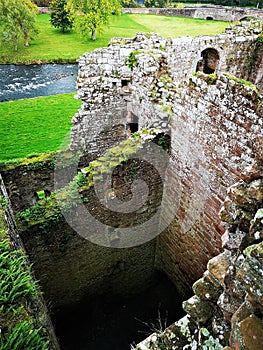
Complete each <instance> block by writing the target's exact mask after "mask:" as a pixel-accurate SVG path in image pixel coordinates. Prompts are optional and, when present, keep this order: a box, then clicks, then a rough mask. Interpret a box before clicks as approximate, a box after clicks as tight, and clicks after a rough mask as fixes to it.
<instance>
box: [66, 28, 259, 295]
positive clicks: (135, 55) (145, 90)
mask: <svg viewBox="0 0 263 350" xmlns="http://www.w3.org/2000/svg"><path fill="white" fill-rule="evenodd" d="M261 30H262V27H261V24H260V23H259V22H258V23H253V24H251V25H249V24H248V23H243V24H242V25H241V24H240V25H237V26H236V27H235V28H232V29H227V30H226V32H225V33H223V34H221V35H217V36H215V37H198V38H189V37H186V38H184V37H183V38H178V39H164V38H161V37H159V36H158V35H156V34H152V33H148V34H147V33H146V34H145V33H144V34H143V33H138V34H137V35H136V36H135V37H134V38H132V39H112V40H111V42H110V45H109V47H108V48H107V49H106V48H105V49H100V50H95V51H94V52H92V53H87V54H85V55H84V56H83V57H82V58H81V60H80V71H79V78H78V96H79V98H80V99H82V100H83V104H82V108H81V110H80V111H79V112H78V114H77V115H76V116H75V117H74V118H73V123H74V126H73V128H72V134H71V135H72V144H71V146H72V148H74V147H82V148H84V149H85V150H86V151H88V152H91V153H92V152H93V149H96V148H97V140H98V139H99V138H98V137H99V134H100V133H101V130H102V129H103V127H104V125H105V123H107V125H109V126H110V127H112V126H114V125H116V124H118V125H123V127H124V128H125V126H126V128H129V123H131V122H134V121H136V122H138V128H139V129H143V128H149V129H151V128H153V127H157V128H159V130H161V131H162V132H163V133H164V134H170V135H171V158H170V165H171V166H170V167H169V171H168V173H167V178H166V184H165V185H166V191H168V193H169V195H168V196H167V197H168V198H170V201H169V200H168V201H167V207H168V208H171V210H170V213H169V210H168V211H167V210H165V211H164V213H163V220H162V221H161V223H160V224H161V226H162V225H164V226H165V224H166V223H167V222H168V221H169V220H170V217H171V216H173V217H174V220H173V221H172V223H171V224H170V226H169V227H168V229H167V230H166V231H165V232H164V233H163V234H162V235H161V236H160V239H159V250H158V251H159V257H158V267H159V268H160V269H163V270H164V271H165V272H166V273H167V274H168V275H169V277H170V278H171V279H172V280H173V281H174V283H175V284H176V285H177V287H178V288H179V290H180V292H181V293H182V295H185V296H187V295H189V291H190V286H191V284H192V283H193V281H195V280H196V278H198V277H199V276H200V275H201V274H202V272H203V271H204V270H205V266H206V263H207V261H208V259H209V258H211V257H212V256H214V255H216V254H218V253H219V251H220V237H221V235H222V233H223V232H224V230H223V228H222V226H221V225H220V221H219V219H218V217H217V212H218V211H219V209H220V206H221V205H222V201H223V198H224V197H225V194H226V188H227V186H229V185H230V184H232V183H234V182H236V181H237V180H239V179H240V178H241V177H243V176H242V173H243V172H244V169H245V168H247V167H253V166H255V161H254V150H253V140H255V139H256V137H257V136H258V135H259V134H260V133H261V128H262V118H261V115H262V106H261V105H260V103H261V97H260V95H259V93H258V91H257V89H256V87H254V86H253V85H251V86H249V83H246V82H245V81H242V80H240V79H238V78H244V77H245V78H248V79H251V80H252V81H253V79H255V78H254V76H255V75H251V76H249V73H248V68H247V67H248V66H249V63H251V57H252V56H253V53H254V50H255V48H256V43H257V35H258V34H259V33H260V32H261ZM209 53H211V57H208V56H209ZM217 57H218V60H217ZM211 61H212V65H211ZM200 62H202V64H203V65H202V66H200V65H199V63H200ZM206 65H207V68H206V69H211V67H210V66H212V67H214V68H215V74H216V76H210V75H209V74H206V73H204V70H205V69H204V67H205V66H206ZM193 72H194V75H195V76H193V74H192V73H193ZM225 73H227V74H231V75H234V76H235V77H233V76H231V75H228V76H227V75H225ZM237 77H238V78H237ZM100 106H102V107H100ZM98 116H101V117H100V118H98ZM91 120H94V122H92V126H91V123H90V121H91ZM91 143H92V144H91ZM166 216H168V218H167V217H166ZM189 262H190V266H189Z"/></svg>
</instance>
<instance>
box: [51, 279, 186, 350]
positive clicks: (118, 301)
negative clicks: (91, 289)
mask: <svg viewBox="0 0 263 350" xmlns="http://www.w3.org/2000/svg"><path fill="white" fill-rule="evenodd" d="M149 282H150V283H149V286H148V288H145V286H142V290H140V289H139V288H137V289H136V291H135V290H132V291H129V290H127V291H126V292H127V294H126V293H125V294H120V293H119V292H118V291H116V293H118V294H116V293H114V291H112V290H111V291H109V292H108V293H107V294H100V290H98V291H97V294H96V295H91V296H87V297H86V298H85V299H84V300H83V301H81V302H79V303H77V304H74V303H72V304H71V305H67V306H64V307H63V308H60V309H57V310H52V314H51V316H52V320H53V324H54V327H55V331H56V335H57V337H58V340H59V343H60V345H61V349H62V350H81V349H83V350H84V349H89V350H98V349H100V350H115V349H123V350H126V349H127V350H129V349H130V346H131V345H134V346H135V345H136V344H138V343H139V342H140V341H142V340H143V339H145V338H146V337H147V336H149V335H150V334H151V333H153V332H155V331H158V332H160V331H162V330H164V329H165V328H166V327H167V326H168V325H170V324H171V323H172V322H174V321H176V320H178V319H179V318H181V317H182V316H183V315H184V312H183V310H182V306H181V305H182V304H181V302H182V300H181V299H180V297H179V295H178V292H177V291H176V288H175V287H174V285H173V284H172V283H171V282H170V280H169V279H168V278H167V277H166V276H165V275H164V274H161V273H160V272H155V274H154V276H152V280H151V281H149ZM130 293H132V295H129V294H130Z"/></svg>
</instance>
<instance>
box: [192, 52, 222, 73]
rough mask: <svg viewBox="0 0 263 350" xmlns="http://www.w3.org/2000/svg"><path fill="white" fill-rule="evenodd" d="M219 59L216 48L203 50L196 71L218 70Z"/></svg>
mask: <svg viewBox="0 0 263 350" xmlns="http://www.w3.org/2000/svg"><path fill="white" fill-rule="evenodd" d="M218 61H219V54H218V51H217V50H216V49H212V48H209V49H205V50H203V51H202V52H201V60H200V61H199V62H198V64H197V68H196V71H197V72H203V73H205V74H212V73H214V72H215V70H216V67H217V63H218Z"/></svg>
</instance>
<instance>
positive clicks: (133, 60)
mask: <svg viewBox="0 0 263 350" xmlns="http://www.w3.org/2000/svg"><path fill="white" fill-rule="evenodd" d="M125 63H126V64H127V66H128V67H129V68H130V69H131V70H133V68H135V67H137V66H138V60H137V57H136V53H134V52H131V53H130V54H129V56H128V57H127V58H126V61H125Z"/></svg>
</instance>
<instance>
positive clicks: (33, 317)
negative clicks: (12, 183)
mask: <svg viewBox="0 0 263 350" xmlns="http://www.w3.org/2000/svg"><path fill="white" fill-rule="evenodd" d="M5 241H7V242H8V245H9V251H8V252H7V251H4V250H3V251H1V257H0V259H4V258H3V256H4V255H5V258H6V254H8V259H10V261H12V260H13V259H14V254H13V253H14V252H18V253H17V255H16V256H17V259H19V260H20V263H21V257H22V256H24V259H23V260H22V261H23V263H21V266H23V269H22V270H21V271H20V272H21V279H20V278H17V276H13V275H11V273H12V272H11V271H12V270H11V269H14V267H15V268H19V267H20V266H19V264H16V265H12V264H11V263H10V264H6V262H4V261H1V278H2V284H1V288H3V291H4V290H6V291H10V296H11V295H12V298H13V299H11V297H9V295H8V294H7V293H6V294H4V292H3V294H2V295H1V297H2V302H1V311H0V316H1V347H2V346H5V345H6V346H8V345H7V341H8V344H9V346H10V344H11V346H12V345H14V344H16V342H17V343H18V339H17V338H16V337H15V335H14V333H13V334H10V331H13V332H15V331H17V330H19V334H21V333H22V334H24V336H25V337H26V336H27V334H25V331H24V329H23V324H26V323H28V324H30V329H31V332H33V331H34V332H35V336H34V337H33V338H31V340H30V339H28V342H27V343H26V340H25V339H24V340H25V342H24V343H23V345H21V346H25V344H27V345H28V346H30V345H31V344H32V343H33V342H34V340H35V344H36V343H37V339H38V337H39V336H41V337H42V341H41V344H40V345H42V346H44V344H45V343H46V341H48V342H49V345H48V348H49V349H51V350H59V345H58V341H57V338H56V335H55V332H54V328H53V325H52V323H51V320H50V316H49V314H48V309H47V306H46V304H45V302H44V299H43V297H42V295H41V294H40V293H39V285H38V284H37V282H36V278H35V275H34V272H33V271H32V270H31V269H30V262H29V260H28V259H27V257H26V252H25V247H24V245H23V242H22V240H21V237H20V235H19V231H18V228H17V225H16V220H15V217H14V215H13V210H12V207H11V203H10V201H9V197H8V194H7V191H6V188H5V185H4V182H3V179H2V176H1V174H0V242H1V243H3V242H5ZM1 249H2V246H1ZM11 254H13V255H12V258H10V256H11ZM12 262H14V261H12ZM8 270H10V272H9V273H10V275H9V279H7V278H6V277H7V276H6V274H7V271H8ZM27 274H28V275H29V277H30V283H31V286H30V287H31V288H32V289H33V290H34V295H33V293H32V292H31V293H32V294H29V293H28V294H27V292H26V291H25V290H24V289H23V288H24V284H25V275H27ZM3 276H4V277H5V278H4V277H3ZM10 276H12V279H11V278H10ZM8 282H9V283H10V285H8ZM27 288H28V290H29V286H27ZM11 291H13V294H11ZM14 291H15V292H14ZM19 293H20V294H19ZM4 297H5V298H6V300H5V301H4ZM11 300H12V301H11ZM37 330H38V331H37ZM39 330H40V332H39ZM23 332H24V333H23ZM8 333H9V336H8ZM12 336H13V339H12ZM34 338H35V339H34ZM11 339H12V340H11ZM32 339H33V340H32ZM4 342H6V344H4ZM20 344H21V342H20ZM31 346H32V345H31Z"/></svg>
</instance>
